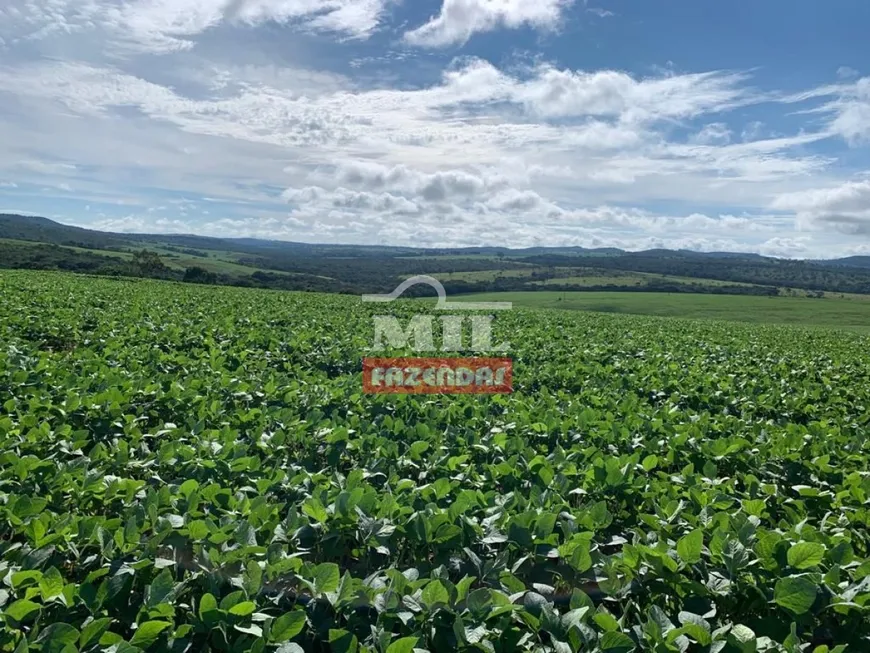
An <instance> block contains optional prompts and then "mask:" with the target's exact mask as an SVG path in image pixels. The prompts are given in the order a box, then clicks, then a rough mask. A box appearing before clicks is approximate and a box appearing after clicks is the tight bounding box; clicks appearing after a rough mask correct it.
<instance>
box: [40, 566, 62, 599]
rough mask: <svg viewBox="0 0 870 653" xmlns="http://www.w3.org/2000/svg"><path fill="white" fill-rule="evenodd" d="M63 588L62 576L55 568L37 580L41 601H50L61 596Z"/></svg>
mask: <svg viewBox="0 0 870 653" xmlns="http://www.w3.org/2000/svg"><path fill="white" fill-rule="evenodd" d="M63 587H64V582H63V576H61V575H60V572H59V571H58V570H57V569H56V568H55V567H52V568H51V569H49V570H48V571H46V572H45V573H44V574H43V575H42V578H41V579H40V580H39V591H40V593H41V594H42V600H43V601H50V600H51V599H53V598H55V597H58V596H60V595H61V594H63Z"/></svg>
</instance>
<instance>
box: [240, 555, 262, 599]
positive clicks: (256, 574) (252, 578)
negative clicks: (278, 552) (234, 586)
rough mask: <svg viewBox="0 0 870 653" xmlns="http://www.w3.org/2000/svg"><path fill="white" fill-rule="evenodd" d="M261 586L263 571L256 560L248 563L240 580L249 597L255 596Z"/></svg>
mask: <svg viewBox="0 0 870 653" xmlns="http://www.w3.org/2000/svg"><path fill="white" fill-rule="evenodd" d="M262 585H263V570H262V568H261V567H260V565H259V563H257V561H256V560H251V561H249V562H248V565H247V567H246V568H245V575H244V577H243V578H242V587H244V589H245V592H247V593H248V596H249V597H253V596H256V595H257V593H258V592H259V591H260V587H262Z"/></svg>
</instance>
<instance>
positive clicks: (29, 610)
mask: <svg viewBox="0 0 870 653" xmlns="http://www.w3.org/2000/svg"><path fill="white" fill-rule="evenodd" d="M41 607H42V606H41V605H39V603H34V602H33V601H28V600H27V599H21V600H20V601H15V603H13V604H12V605H10V606H9V607H8V608H6V609H5V610H4V611H3V614H4V615H6V616H7V617H11V618H12V619H14V620H15V621H17V622H18V623H24V622H25V621H27V620H28V619H29V618H30V617H32V616H34V615H35V614H36V613H37V612H39V610H40V608H41Z"/></svg>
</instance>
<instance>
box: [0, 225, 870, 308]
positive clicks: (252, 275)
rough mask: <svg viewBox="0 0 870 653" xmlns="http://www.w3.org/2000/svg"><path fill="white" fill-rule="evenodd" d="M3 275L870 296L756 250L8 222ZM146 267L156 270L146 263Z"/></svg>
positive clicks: (863, 259) (831, 264)
mask: <svg viewBox="0 0 870 653" xmlns="http://www.w3.org/2000/svg"><path fill="white" fill-rule="evenodd" d="M0 239H5V240H2V241H0V267H19V268H38V269H59V270H72V271H77V272H89V273H92V274H122V275H132V276H160V277H161V278H168V279H176V280H193V281H196V282H207V283H225V284H234V285H253V286H261V287H268V288H282V289H293V290H319V291H327V292H349V293H364V292H382V291H389V290H392V289H393V288H395V287H396V285H397V284H398V283H400V282H401V280H402V279H404V278H407V277H410V276H414V275H418V274H429V275H434V276H436V277H438V278H439V279H442V280H443V282H444V284H445V287H446V288H447V290H448V292H450V293H452V294H457V293H471V292H493V291H496V292H497V291H517V290H522V291H528V290H543V289H547V290H566V291H572V290H595V289H606V290H631V291H638V290H646V291H659V292H661V291H666V292H705V293H740V294H765V295H775V294H783V293H786V294H793V293H794V292H798V291H800V292H802V293H807V292H809V293H814V294H816V295H818V294H820V293H858V294H870V256H853V257H848V258H844V259H839V260H833V261H799V260H783V259H776V258H769V257H765V256H760V255H758V254H751V253H739V252H737V253H735V252H695V251H690V250H669V249H651V250H647V251H640V252H628V251H624V250H620V249H615V248H600V249H585V248H583V247H528V248H517V249H511V248H506V247H459V248H411V247H392V246H382V245H378V246H368V245H330V244H325V243H322V244H308V243H297V242H286V241H278V240H264V239H258V238H212V237H208V236H197V235H193V234H123V233H111V232H102V231H95V230H92V229H83V228H81V227H73V226H69V225H64V224H60V223H58V222H55V221H53V220H49V219H47V218H42V217H30V216H21V215H10V214H0ZM146 263H147V265H146Z"/></svg>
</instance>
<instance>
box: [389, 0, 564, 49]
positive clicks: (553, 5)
mask: <svg viewBox="0 0 870 653" xmlns="http://www.w3.org/2000/svg"><path fill="white" fill-rule="evenodd" d="M573 4H574V0H536V1H535V2H530V1H529V0H444V3H443V5H442V6H441V11H440V13H439V14H438V15H437V16H432V18H430V19H429V21H428V22H427V23H426V24H424V25H421V26H420V27H418V28H416V29H413V30H411V31H409V32H407V33H406V34H405V41H406V42H407V43H410V44H412V45H418V46H424V47H431V48H442V47H447V46H451V45H462V44H464V43H466V42H467V41H468V40H469V39H470V38H471V37H472V36H473V35H474V34H476V33H478V32H489V31H492V30H494V29H496V28H497V27H508V28H512V29H515V28H517V27H521V26H523V25H528V26H531V27H534V28H538V29H544V30H552V29H554V28H555V27H556V26H557V25H558V24H559V21H560V20H561V18H562V14H563V12H564V11H565V10H566V9H568V8H569V7H570V6H572V5H573Z"/></svg>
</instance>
